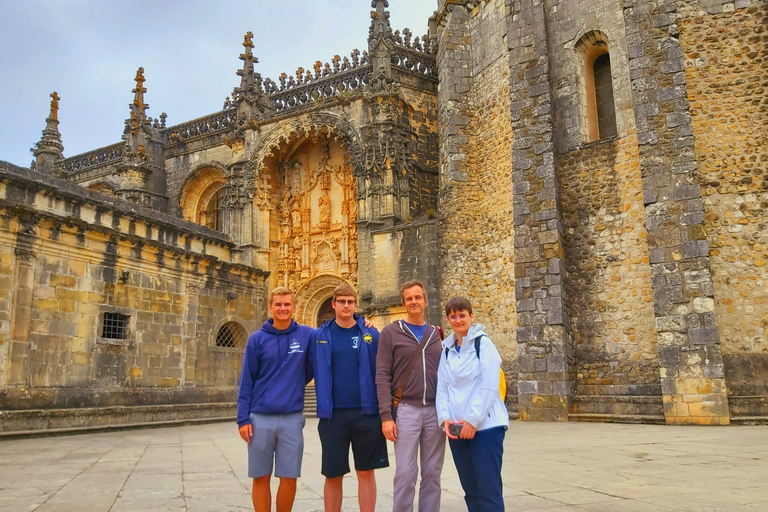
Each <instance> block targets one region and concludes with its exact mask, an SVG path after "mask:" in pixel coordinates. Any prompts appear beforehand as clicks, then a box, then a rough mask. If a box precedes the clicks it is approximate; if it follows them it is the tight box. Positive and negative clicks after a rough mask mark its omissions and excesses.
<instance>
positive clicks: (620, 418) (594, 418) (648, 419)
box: [568, 413, 665, 425]
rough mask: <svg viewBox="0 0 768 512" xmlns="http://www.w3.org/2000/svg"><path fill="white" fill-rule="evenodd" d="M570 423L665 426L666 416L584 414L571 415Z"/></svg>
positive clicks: (569, 416)
mask: <svg viewBox="0 0 768 512" xmlns="http://www.w3.org/2000/svg"><path fill="white" fill-rule="evenodd" d="M568 421H580V422H593V423H640V424H648V425H663V424H664V423H665V419H664V416H658V415H636V414H583V413H571V414H569V415H568Z"/></svg>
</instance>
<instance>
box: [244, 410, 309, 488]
mask: <svg viewBox="0 0 768 512" xmlns="http://www.w3.org/2000/svg"><path fill="white" fill-rule="evenodd" d="M304 421H305V420H304V413H301V412H294V413H291V414H255V413H251V424H252V425H253V437H252V438H251V442H250V443H248V476H249V477H250V478H259V477H262V476H267V475H271V474H272V460H273V458H274V462H275V476H276V477H283V478H299V477H300V476H301V457H302V455H303V454H304V432H303V429H304Z"/></svg>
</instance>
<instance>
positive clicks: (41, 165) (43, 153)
mask: <svg viewBox="0 0 768 512" xmlns="http://www.w3.org/2000/svg"><path fill="white" fill-rule="evenodd" d="M60 99H61V98H60V97H59V95H58V93H56V92H55V91H54V92H53V93H52V94H51V112H50V114H48V119H46V120H45V122H46V125H45V129H44V130H43V136H42V138H41V139H40V142H38V143H37V144H35V147H34V148H32V154H33V155H35V161H34V168H35V170H37V171H38V172H45V173H49V174H53V173H54V172H55V171H56V164H57V163H58V162H59V161H61V160H63V159H64V145H63V144H62V143H61V134H60V133H59V100H60Z"/></svg>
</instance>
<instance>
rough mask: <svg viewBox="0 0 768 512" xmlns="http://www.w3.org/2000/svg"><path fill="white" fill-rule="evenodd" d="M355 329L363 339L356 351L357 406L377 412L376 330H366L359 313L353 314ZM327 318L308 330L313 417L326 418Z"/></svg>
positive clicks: (330, 399) (328, 403)
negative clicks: (309, 335) (357, 361)
mask: <svg viewBox="0 0 768 512" xmlns="http://www.w3.org/2000/svg"><path fill="white" fill-rule="evenodd" d="M355 320H356V321H357V328H358V329H360V337H361V339H362V340H363V342H362V343H360V348H359V350H358V358H359V362H360V406H361V409H362V412H363V414H378V413H379V401H378V399H377V398H376V351H377V350H378V349H379V331H377V330H376V328H374V327H371V328H370V329H369V328H368V327H366V326H365V324H364V323H363V321H364V319H363V317H361V316H358V315H355ZM335 321H336V320H335V319H334V320H329V321H327V322H325V323H324V324H323V325H322V326H320V327H318V328H317V329H315V330H314V331H312V336H311V337H310V341H309V349H310V355H311V359H312V366H313V369H314V372H315V394H316V396H317V417H318V418H330V417H331V413H332V412H333V394H332V390H331V387H332V385H333V384H332V382H333V377H332V376H331V371H332V370H331V343H332V340H331V329H330V326H331V322H335Z"/></svg>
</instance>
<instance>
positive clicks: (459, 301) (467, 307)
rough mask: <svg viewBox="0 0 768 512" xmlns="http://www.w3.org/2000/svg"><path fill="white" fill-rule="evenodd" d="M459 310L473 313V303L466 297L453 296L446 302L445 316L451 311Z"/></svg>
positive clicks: (456, 311)
mask: <svg viewBox="0 0 768 512" xmlns="http://www.w3.org/2000/svg"><path fill="white" fill-rule="evenodd" d="M459 311H466V312H467V313H469V314H470V315H471V314H472V304H470V302H469V300H467V299H465V298H464V297H451V298H450V299H448V302H446V303H445V316H448V315H450V314H451V313H458V312H459Z"/></svg>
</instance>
